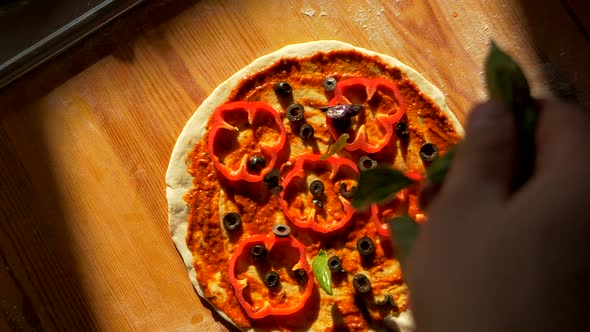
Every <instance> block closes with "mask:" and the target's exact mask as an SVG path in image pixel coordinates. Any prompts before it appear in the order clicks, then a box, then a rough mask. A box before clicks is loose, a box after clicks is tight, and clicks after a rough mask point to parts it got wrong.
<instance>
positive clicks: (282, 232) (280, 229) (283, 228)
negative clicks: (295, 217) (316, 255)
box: [272, 225, 291, 237]
mask: <svg viewBox="0 0 590 332" xmlns="http://www.w3.org/2000/svg"><path fill="white" fill-rule="evenodd" d="M272 232H273V233H274V234H275V235H276V236H278V237H287V236H289V234H291V227H289V226H287V225H276V226H275V227H273V228H272Z"/></svg>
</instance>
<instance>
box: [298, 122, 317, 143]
mask: <svg viewBox="0 0 590 332" xmlns="http://www.w3.org/2000/svg"><path fill="white" fill-rule="evenodd" d="M314 133H315V130H314V129H313V127H312V126H311V125H310V124H308V123H304V124H303V125H302V126H301V127H300V128H299V137H301V138H303V139H310V138H312V137H313V135H314Z"/></svg>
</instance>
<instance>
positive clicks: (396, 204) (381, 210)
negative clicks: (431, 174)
mask: <svg viewBox="0 0 590 332" xmlns="http://www.w3.org/2000/svg"><path fill="white" fill-rule="evenodd" d="M406 176H407V177H409V178H410V179H412V180H414V181H416V182H420V181H422V180H424V176H423V175H421V174H419V173H417V172H407V173H406ZM418 194H419V192H418V185H412V186H410V187H408V188H404V189H402V190H400V191H398V192H397V193H396V194H395V197H394V198H393V200H392V201H391V202H389V203H388V204H385V205H381V206H380V205H378V204H372V205H371V219H372V220H373V223H375V227H376V228H377V232H378V233H379V234H380V235H382V236H384V237H390V236H391V233H390V232H389V225H388V223H387V222H382V221H384V220H385V221H387V220H390V219H393V218H395V217H399V216H401V215H404V214H407V215H409V216H410V217H412V219H414V220H416V221H417V222H418V223H423V222H424V221H425V220H426V216H425V214H424V213H423V212H422V210H420V207H419V205H418Z"/></svg>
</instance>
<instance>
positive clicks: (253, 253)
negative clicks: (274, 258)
mask: <svg viewBox="0 0 590 332" xmlns="http://www.w3.org/2000/svg"><path fill="white" fill-rule="evenodd" d="M266 254H267V250H266V247H265V246H264V245H262V244H255V245H253V246H252V248H250V258H251V259H252V260H253V261H259V260H261V259H263V258H264V257H266Z"/></svg>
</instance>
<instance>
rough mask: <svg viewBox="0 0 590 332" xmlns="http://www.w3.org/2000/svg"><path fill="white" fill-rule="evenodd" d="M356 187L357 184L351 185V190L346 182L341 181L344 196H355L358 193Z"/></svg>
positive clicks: (341, 193) (341, 191)
mask: <svg viewBox="0 0 590 332" xmlns="http://www.w3.org/2000/svg"><path fill="white" fill-rule="evenodd" d="M356 189H357V188H356V186H352V187H350V190H348V188H347V185H346V183H345V182H340V195H342V196H343V197H346V198H353V197H354V195H355V194H356Z"/></svg>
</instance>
